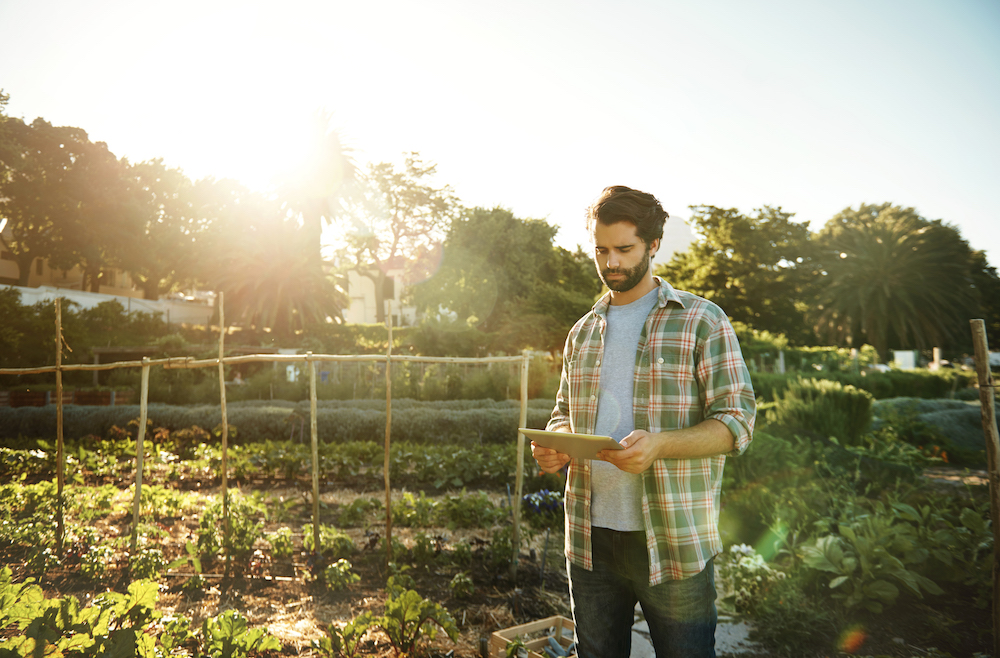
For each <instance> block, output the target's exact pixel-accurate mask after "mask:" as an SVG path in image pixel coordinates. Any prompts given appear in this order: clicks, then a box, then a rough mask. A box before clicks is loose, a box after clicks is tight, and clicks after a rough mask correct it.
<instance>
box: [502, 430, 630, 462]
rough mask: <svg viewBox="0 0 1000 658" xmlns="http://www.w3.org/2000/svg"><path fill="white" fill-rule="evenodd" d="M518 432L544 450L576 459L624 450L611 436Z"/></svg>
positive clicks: (536, 431)
mask: <svg viewBox="0 0 1000 658" xmlns="http://www.w3.org/2000/svg"><path fill="white" fill-rule="evenodd" d="M517 431H518V432H520V433H521V434H523V435H525V436H526V437H528V438H529V439H531V440H532V441H534V442H535V443H537V444H538V445H540V446H542V447H544V448H552V449H553V450H557V451H559V452H561V453H563V454H564V455H569V456H570V457H574V458H576V459H595V458H596V457H597V453H598V452H600V451H601V450H624V448H622V446H621V445H620V444H619V443H618V442H617V441H615V440H614V439H612V438H611V437H610V436H597V435H595V434H570V433H569V432H548V431H546V430H532V429H528V428H526V427H519V428H517Z"/></svg>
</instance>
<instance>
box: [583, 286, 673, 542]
mask: <svg viewBox="0 0 1000 658" xmlns="http://www.w3.org/2000/svg"><path fill="white" fill-rule="evenodd" d="M658 299H659V291H658V290H657V289H653V290H651V291H650V292H648V293H647V294H646V295H644V296H643V297H641V298H639V299H637V300H635V301H634V302H632V303H631V304H625V305H622V306H609V307H608V313H607V327H606V328H605V330H604V356H603V357H602V360H601V385H600V394H599V395H600V397H599V399H598V402H597V423H596V427H595V429H594V433H595V434H600V435H603V436H610V437H611V438H613V439H614V440H615V441H619V442H620V441H621V440H622V439H624V438H625V437H626V436H628V435H629V434H630V433H631V432H632V430H634V429H635V420H634V418H633V415H632V413H633V409H632V394H633V390H632V389H633V386H634V378H635V355H636V350H637V349H638V347H639V338H640V337H641V336H642V328H643V326H644V325H645V324H646V318H647V317H649V312H650V311H651V310H652V309H653V307H654V306H655V305H656V303H657V301H658ZM590 464H591V480H590V483H591V503H590V521H591V524H593V525H595V526H597V527H599V528H610V529H612V530H620V531H632V530H643V529H644V528H645V526H644V524H643V521H642V476H641V475H637V474H635V473H626V472H625V471H622V470H620V469H619V468H618V467H617V466H614V465H612V464H609V463H608V462H605V461H600V460H597V459H595V460H593V461H591V462H590Z"/></svg>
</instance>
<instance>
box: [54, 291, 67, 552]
mask: <svg viewBox="0 0 1000 658" xmlns="http://www.w3.org/2000/svg"><path fill="white" fill-rule="evenodd" d="M65 485H66V451H65V449H64V446H63V401H62V300H61V299H59V298H56V555H58V556H59V559H62V552H63V538H64V535H65V531H66V526H65V525H64V521H63V507H64V505H63V487H65Z"/></svg>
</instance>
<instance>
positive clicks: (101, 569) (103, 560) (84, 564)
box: [80, 544, 115, 581]
mask: <svg viewBox="0 0 1000 658" xmlns="http://www.w3.org/2000/svg"><path fill="white" fill-rule="evenodd" d="M114 554H115V549H113V548H112V547H111V546H108V545H107V544H94V545H92V546H89V547H87V549H86V550H85V551H84V552H83V554H82V555H81V556H80V573H81V574H83V576H84V577H86V578H89V579H90V580H95V581H99V580H103V579H104V577H105V576H106V575H107V573H108V565H109V564H110V563H111V558H112V557H114Z"/></svg>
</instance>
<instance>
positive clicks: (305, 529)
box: [302, 523, 356, 559]
mask: <svg viewBox="0 0 1000 658" xmlns="http://www.w3.org/2000/svg"><path fill="white" fill-rule="evenodd" d="M313 534H314V533H313V525H312V523H307V524H305V525H304V526H302V543H303V545H304V546H305V549H306V550H307V551H309V552H310V553H314V552H317V553H320V554H322V555H324V556H326V557H327V558H330V559H338V558H345V557H348V556H349V555H351V554H352V553H354V551H355V550H356V548H355V546H354V542H353V541H351V538H350V537H348V536H347V534H346V533H344V532H343V531H342V530H338V529H337V528H335V527H333V526H331V525H325V524H322V523H321V524H320V526H319V545H320V550H319V551H316V550H315V540H314V537H313Z"/></svg>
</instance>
